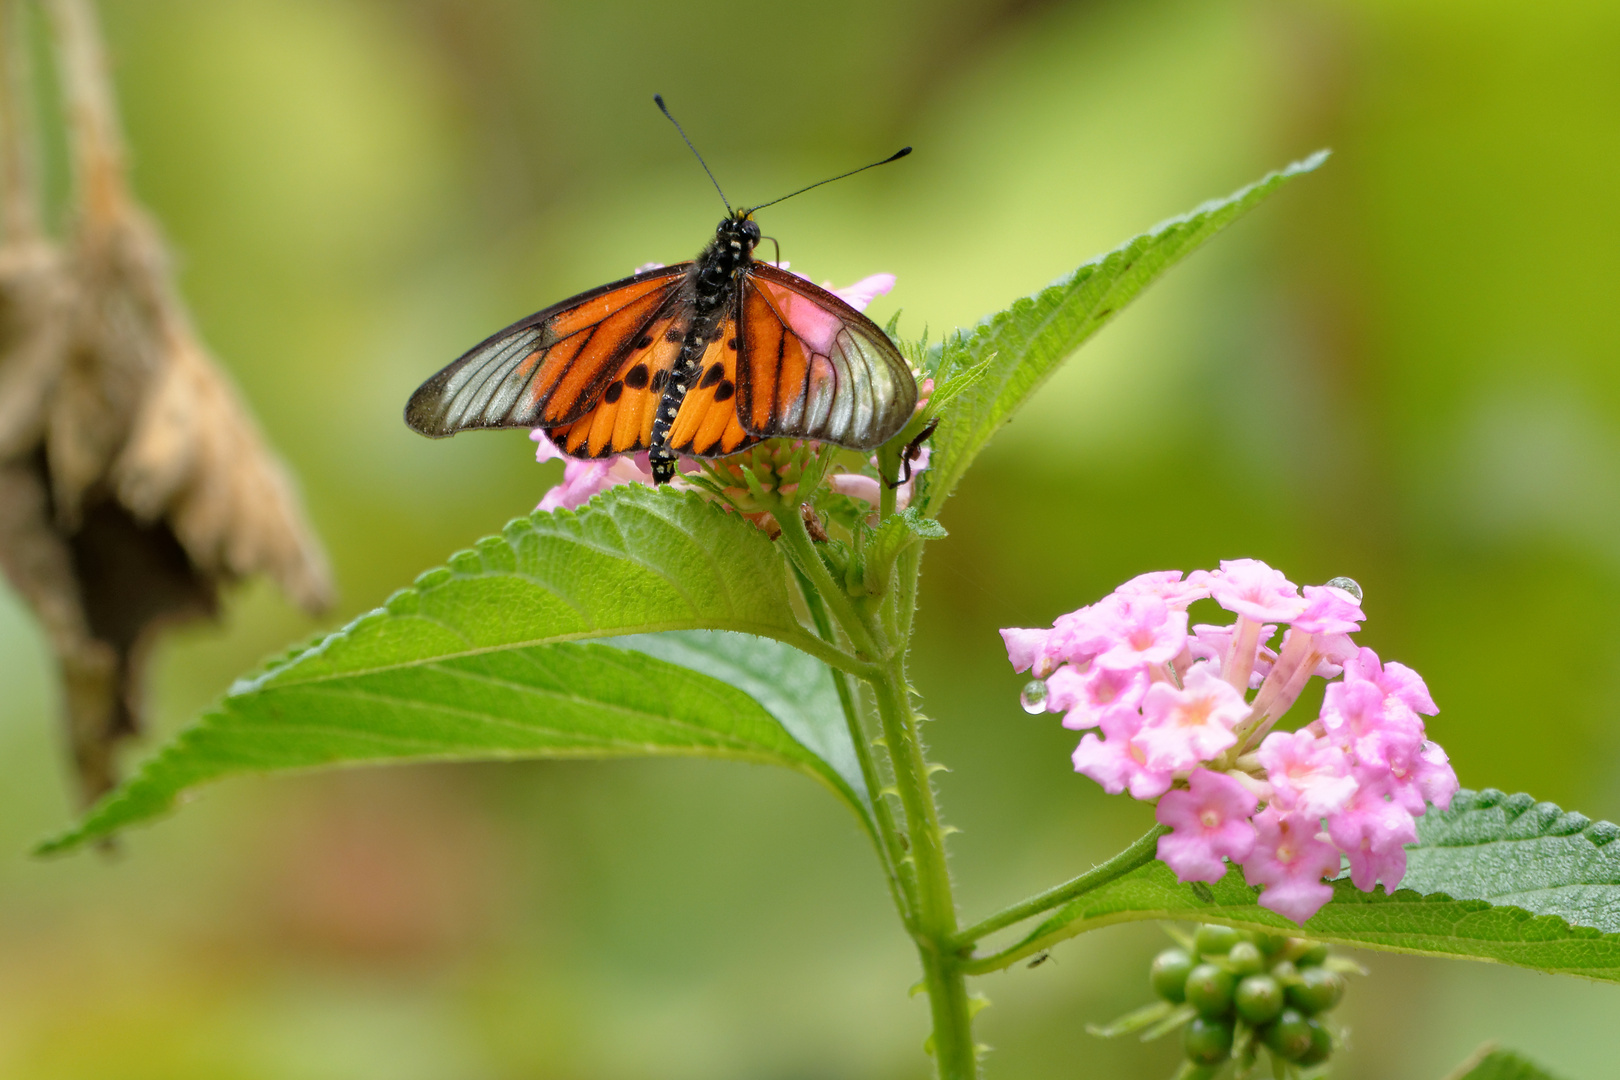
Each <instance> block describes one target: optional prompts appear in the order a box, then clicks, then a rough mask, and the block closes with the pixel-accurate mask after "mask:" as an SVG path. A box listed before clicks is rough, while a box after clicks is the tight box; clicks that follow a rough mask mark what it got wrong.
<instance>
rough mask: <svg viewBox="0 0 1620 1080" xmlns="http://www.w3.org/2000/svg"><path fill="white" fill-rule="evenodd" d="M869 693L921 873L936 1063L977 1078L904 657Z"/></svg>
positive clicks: (952, 1074)
mask: <svg viewBox="0 0 1620 1080" xmlns="http://www.w3.org/2000/svg"><path fill="white" fill-rule="evenodd" d="M872 688H873V690H874V691H875V692H876V695H877V703H878V717H879V719H880V720H881V721H882V723H883V736H884V739H885V740H886V741H887V743H888V746H889V757H890V760H891V762H892V763H893V765H894V786H895V789H896V790H897V791H898V793H899V795H900V804H901V806H903V807H904V808H905V811H906V830H907V833H908V835H909V837H910V842H911V852H910V858H911V860H912V862H913V864H914V865H915V867H916V872H917V907H916V911H915V925H914V928H913V930H912V937H913V938H914V939H915V940H916V942H917V954H918V956H919V958H920V959H921V960H922V967H923V983H924V985H925V986H926V987H927V989H928V997H929V1005H930V1008H931V1010H932V1012H933V1019H934V1036H933V1046H934V1060H935V1063H936V1064H937V1066H938V1069H939V1077H940V1080H972V1078H974V1077H976V1076H978V1057H977V1054H976V1052H975V1050H974V1046H973V1031H972V1013H971V1009H970V1006H969V1002H968V996H967V980H966V979H965V978H964V976H963V971H962V968H961V967H960V965H959V964H958V963H957V960H956V957H955V955H954V953H953V951H952V949H951V943H952V942H953V941H954V940H955V938H956V903H955V899H954V897H953V896H952V893H951V877H950V871H949V869H948V868H947V866H946V863H945V832H944V829H942V828H941V827H940V820H939V807H938V805H937V804H936V803H935V801H934V790H933V785H932V784H930V783H929V779H928V762H927V760H926V759H925V758H924V757H923V749H922V740H921V738H920V737H919V733H918V731H917V717H916V714H915V713H913V712H912V709H911V696H910V691H909V690H908V689H907V682H906V670H905V660H904V658H902V657H896V658H894V659H893V660H891V661H890V662H889V663H888V664H887V665H885V669H884V671H883V672H882V674H881V675H880V677H878V678H875V679H873V680H872Z"/></svg>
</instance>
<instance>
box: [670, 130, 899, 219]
mask: <svg viewBox="0 0 1620 1080" xmlns="http://www.w3.org/2000/svg"><path fill="white" fill-rule="evenodd" d="M693 152H694V153H696V151H693ZM909 153H911V147H909V146H902V147H901V148H900V149H898V150H896V151H895V152H894V153H892V154H890V155H889V156H888V157H886V158H884V159H883V160H882V161H874V162H872V164H870V165H862V166H861V167H860V168H858V169H851V170H849V172H847V173H839V174H838V175H837V176H829V177H828V178H827V179H825V180H817V181H816V182H815V183H814V184H811V185H810V187H802V188H800V189H799V190H798V191H791V192H789V193H788V194H786V195H783V196H782V198H781V199H772V200H771V201H770V202H768V203H760V204H759V205H758V206H756V207H753V208H752V209H750V210H749V211H748V212H749V213H750V214H752V213H753V212H754V211H755V210H763V209H765V208H766V207H767V206H775V205H776V204H777V203H779V202H781V201H782V200H783V199H791V198H793V196H795V195H803V194H804V193H805V192H807V191H809V190H810V188H818V187H820V186H821V185H822V184H830V183H832V182H833V181H834V180H842V179H843V178H844V177H846V176H854V175H855V174H856V173H860V172H865V171H866V170H867V169H875V168H877V167H878V166H879V165H887V164H888V163H889V162H891V161H899V160H900V159H901V158H903V157H905V156H906V155H907V154H909Z"/></svg>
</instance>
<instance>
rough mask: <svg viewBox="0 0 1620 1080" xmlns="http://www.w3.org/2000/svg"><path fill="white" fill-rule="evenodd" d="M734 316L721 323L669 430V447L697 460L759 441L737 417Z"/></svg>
mask: <svg viewBox="0 0 1620 1080" xmlns="http://www.w3.org/2000/svg"><path fill="white" fill-rule="evenodd" d="M739 344H740V343H739V341H738V334H737V319H736V317H735V316H733V317H732V318H729V319H726V320H725V321H724V322H722V323H721V324H720V328H719V330H718V332H717V333H716V334H715V336H714V339H713V340H712V341H710V342H709V346H708V348H707V349H705V350H704V352H703V359H702V361H701V362H700V363H699V364H698V365H697V367H696V369H695V370H696V371H697V372H698V374H697V375H696V376H695V379H696V381H695V382H694V383H693V384H692V386H691V387H690V388H689V389H688V390H687V391H686V397H685V398H684V399H683V400H682V401H681V411H680V412H679V413H678V414H677V415H676V417H675V423H674V424H673V425H672V426H671V427H670V429H669V445H670V448H671V449H673V450H675V451H676V452H677V453H681V454H691V455H692V456H694V457H723V456H725V455H726V454H733V453H736V452H737V451H738V450H741V449H742V448H743V447H745V446H750V445H752V444H754V443H756V442H758V441H759V438H758V437H757V436H754V435H750V434H749V433H748V432H747V431H746V430H745V429H744V427H743V425H742V423H741V420H740V417H739V416H738V414H737V350H738V346H739Z"/></svg>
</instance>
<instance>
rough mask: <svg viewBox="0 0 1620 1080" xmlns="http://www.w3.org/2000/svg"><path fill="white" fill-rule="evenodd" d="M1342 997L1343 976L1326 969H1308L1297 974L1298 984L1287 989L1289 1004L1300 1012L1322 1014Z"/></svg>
mask: <svg viewBox="0 0 1620 1080" xmlns="http://www.w3.org/2000/svg"><path fill="white" fill-rule="evenodd" d="M1342 997H1344V976H1342V975H1340V974H1338V973H1337V972H1332V971H1328V970H1327V969H1326V968H1319V967H1308V968H1305V969H1304V970H1303V971H1301V972H1300V973H1299V982H1297V983H1295V984H1294V985H1292V986H1290V987H1289V988H1288V1001H1289V1004H1291V1005H1294V1006H1296V1007H1297V1008H1298V1009H1299V1010H1300V1011H1301V1012H1305V1013H1311V1014H1315V1013H1323V1012H1327V1011H1328V1010H1329V1009H1331V1008H1333V1006H1335V1005H1337V1004H1338V1003H1339V999H1340V998H1342Z"/></svg>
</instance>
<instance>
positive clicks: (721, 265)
mask: <svg viewBox="0 0 1620 1080" xmlns="http://www.w3.org/2000/svg"><path fill="white" fill-rule="evenodd" d="M758 242H759V226H758V225H756V224H754V223H753V222H752V221H749V220H747V219H746V218H738V217H728V218H726V219H725V220H723V221H722V222H720V227H719V228H718V229H716V230H715V235H714V239H713V240H711V241H710V242H709V246H708V247H706V248H704V249H703V253H702V254H701V255H699V256H698V257H697V261H695V262H694V263H693V264H692V268H691V269H690V270H689V271H688V275H689V277H688V279H687V285H686V287H688V288H690V289H691V290H692V322H691V324H690V325H689V326H688V327H687V330H686V338H685V340H684V341H683V342H682V343H681V353H680V356H678V357H677V358H676V359H675V366H674V367H673V368H672V369H671V371H670V373H669V382H668V383H667V384H665V386H664V393H663V396H662V397H661V398H660V399H659V401H658V415H657V416H656V418H655V419H654V420H653V426H652V439H651V442H650V444H649V446H648V453H647V456H648V458H649V459H650V461H651V463H652V474H653V483H654V484H667V483H669V481H671V480H673V479H674V478H675V452H674V451H673V450H672V449H670V446H669V432H670V428H671V427H673V426H674V424H675V418H676V416H678V415H679V414H680V411H681V402H682V401H684V400H685V399H686V395H687V392H688V391H689V390H691V389H692V387H693V385H694V384H696V382H697V381H698V380H699V379H700V378H701V377H702V376H703V374H704V373H703V372H702V371H700V370H699V366H700V363H701V361H702V359H703V354H704V353H705V352H707V351H708V348H709V343H710V342H711V341H713V340H714V337H715V335H716V334H717V333H718V332H719V329H720V326H721V324H722V323H723V322H724V320H725V317H726V314H727V312H728V311H730V310H731V309H732V308H733V307H735V302H736V298H737V291H738V289H739V287H740V285H741V279H742V272H743V269H744V268H745V267H746V266H747V265H748V262H749V260H750V259H751V258H752V257H753V253H754V245H755V244H757V243H758Z"/></svg>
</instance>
